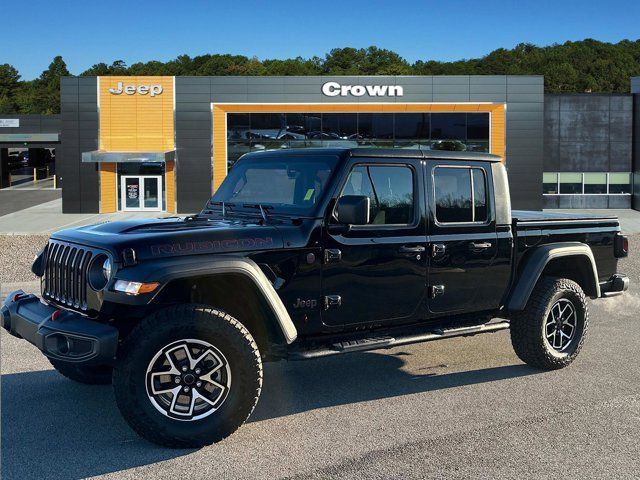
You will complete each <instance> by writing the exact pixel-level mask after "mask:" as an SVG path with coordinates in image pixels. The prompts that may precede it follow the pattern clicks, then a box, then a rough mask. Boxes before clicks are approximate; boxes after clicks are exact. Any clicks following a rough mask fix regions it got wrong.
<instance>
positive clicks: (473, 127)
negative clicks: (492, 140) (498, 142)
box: [467, 113, 489, 140]
mask: <svg viewBox="0 0 640 480" xmlns="http://www.w3.org/2000/svg"><path fill="white" fill-rule="evenodd" d="M486 138H489V114H488V113H467V139H470V140H483V139H486Z"/></svg>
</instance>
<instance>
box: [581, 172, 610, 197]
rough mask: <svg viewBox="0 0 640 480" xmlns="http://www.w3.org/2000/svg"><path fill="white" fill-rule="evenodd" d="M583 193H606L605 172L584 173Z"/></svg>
mask: <svg viewBox="0 0 640 480" xmlns="http://www.w3.org/2000/svg"><path fill="white" fill-rule="evenodd" d="M584 193H607V174H606V173H585V174H584Z"/></svg>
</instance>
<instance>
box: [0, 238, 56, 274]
mask: <svg viewBox="0 0 640 480" xmlns="http://www.w3.org/2000/svg"><path fill="white" fill-rule="evenodd" d="M48 239H49V236H48V235H0V285H4V284H8V283H16V282H33V281H36V280H37V278H38V277H36V276H35V275H34V274H32V273H31V264H32V263H33V257H34V256H35V255H36V253H38V252H39V251H40V249H41V248H42V247H43V246H44V245H45V244H46V243H47V240H48Z"/></svg>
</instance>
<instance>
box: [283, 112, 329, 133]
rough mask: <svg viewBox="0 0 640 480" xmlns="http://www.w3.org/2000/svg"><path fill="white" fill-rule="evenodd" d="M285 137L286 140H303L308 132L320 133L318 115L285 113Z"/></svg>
mask: <svg viewBox="0 0 640 480" xmlns="http://www.w3.org/2000/svg"><path fill="white" fill-rule="evenodd" d="M285 118H286V127H285V130H286V134H285V135H283V136H286V137H287V139H288V140H304V139H305V138H307V134H308V133H309V132H314V131H316V132H318V131H320V114H319V113H287V114H286V117H285Z"/></svg>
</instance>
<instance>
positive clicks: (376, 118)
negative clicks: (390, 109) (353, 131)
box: [358, 113, 393, 139]
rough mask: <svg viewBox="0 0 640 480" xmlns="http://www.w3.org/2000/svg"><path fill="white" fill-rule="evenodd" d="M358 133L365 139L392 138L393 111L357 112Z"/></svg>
mask: <svg viewBox="0 0 640 480" xmlns="http://www.w3.org/2000/svg"><path fill="white" fill-rule="evenodd" d="M358 135H359V136H360V137H361V138H365V139H369V138H380V139H393V113H360V114H358Z"/></svg>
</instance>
